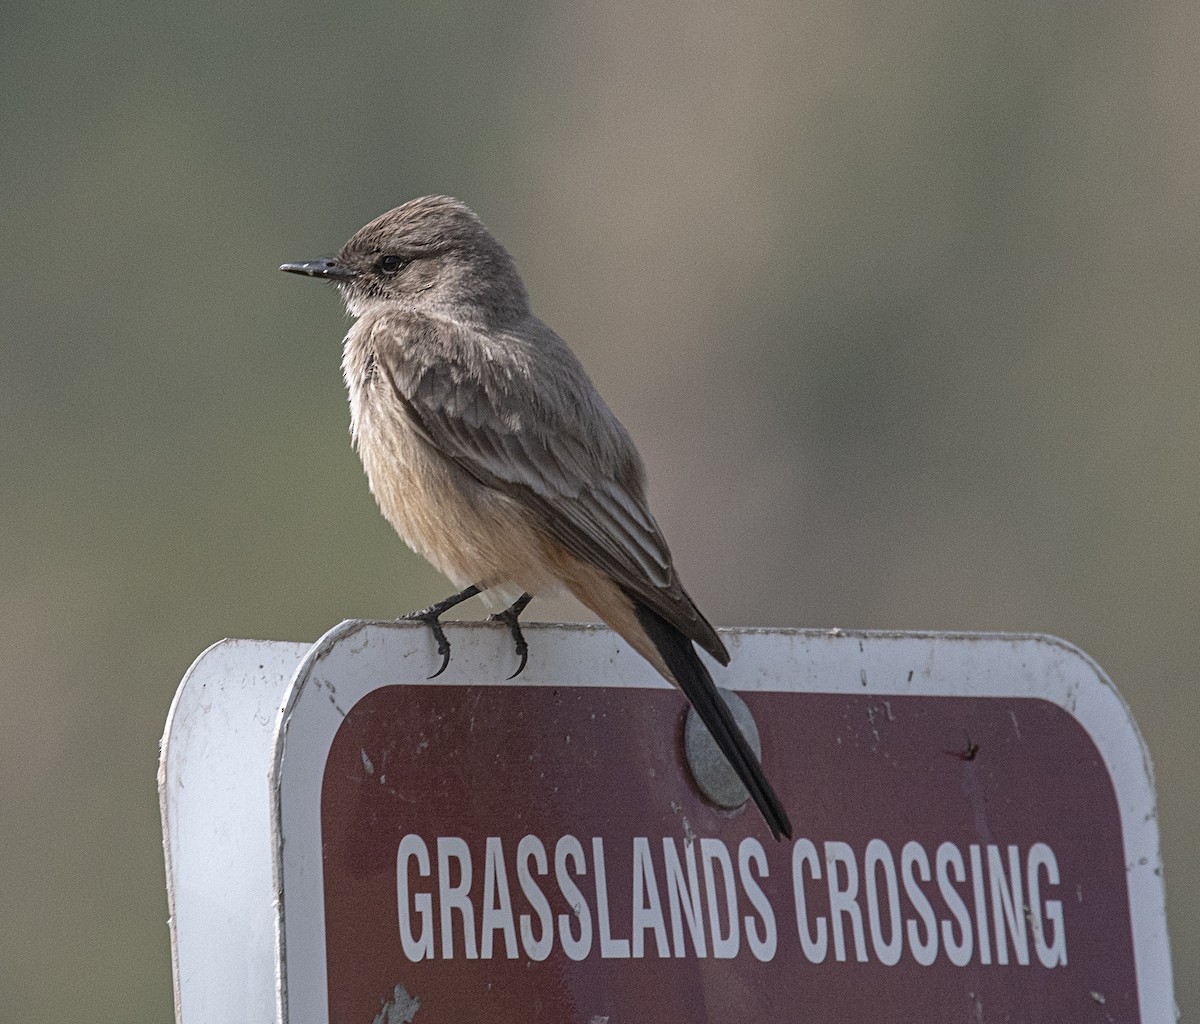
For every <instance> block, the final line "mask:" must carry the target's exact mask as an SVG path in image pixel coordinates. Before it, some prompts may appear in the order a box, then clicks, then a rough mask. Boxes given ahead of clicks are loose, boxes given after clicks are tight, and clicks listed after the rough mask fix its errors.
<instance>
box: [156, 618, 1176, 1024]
mask: <svg viewBox="0 0 1200 1024" xmlns="http://www.w3.org/2000/svg"><path fill="white" fill-rule="evenodd" d="M526 633H527V637H528V640H529V643H530V649H531V658H530V662H529V666H528V668H527V669H526V671H525V673H524V674H523V675H522V676H521V677H519V678H518V679H517V680H513V681H506V680H505V676H507V675H508V674H509V672H511V669H512V667H513V666H510V665H509V664H508V660H510V659H511V658H512V653H511V650H510V649H509V647H508V646H506V640H507V636H508V634H507V632H506V631H504V630H503V629H502V628H498V627H495V626H491V625H489V624H485V623H479V624H462V625H458V626H455V627H452V628H451V629H450V631H449V635H450V638H451V641H452V644H453V649H454V657H453V658H452V660H451V664H450V668H449V669H448V670H447V672H446V673H445V674H444V675H443V676H440V677H438V678H437V679H436V680H429V679H428V678H427V676H428V675H429V674H430V673H431V672H432V671H433V670H434V669H435V668H436V662H437V659H436V656H435V654H434V651H433V647H432V644H431V643H430V641H429V639H428V636H427V634H426V633H425V631H424V630H423V629H422V628H421V627H420V626H419V625H414V624H408V623H401V624H381V623H361V622H347V623H343V624H342V625H340V626H338V627H336V628H335V629H333V630H331V631H330V632H329V633H328V634H327V635H326V636H325V637H324V638H322V640H320V641H319V642H318V643H317V644H315V645H314V646H312V647H311V648H304V647H302V646H299V645H249V646H246V647H245V648H244V650H243V651H242V654H245V655H247V656H248V660H247V661H245V664H244V665H243V667H242V668H235V669H233V670H232V674H233V675H234V676H238V673H239V672H240V673H241V675H240V676H239V677H238V678H241V679H242V680H243V683H242V686H241V690H243V691H246V692H250V691H253V693H254V694H255V695H256V696H255V698H254V700H255V701H257V702H258V703H257V704H255V708H254V709H253V712H252V713H251V712H250V709H249V708H247V709H246V710H247V714H248V715H249V718H248V719H247V718H246V716H241V717H240V718H239V721H241V722H242V723H243V724H242V726H241V727H240V728H239V729H235V730H234V731H235V732H238V733H239V736H240V739H239V740H232V739H231V740H229V743H228V745H229V746H230V747H232V746H236V745H237V743H239V742H240V743H244V754H245V756H244V757H243V759H242V762H243V764H244V766H245V767H244V770H243V769H239V768H237V767H236V766H235V764H234V762H235V761H236V758H234V757H232V755H228V754H224V755H223V754H222V753H221V752H220V750H219V745H214V743H212V742H210V738H204V737H201V736H200V735H199V733H200V732H203V729H199V730H198V729H197V727H196V726H195V725H194V724H193V725H192V726H191V727H190V729H186V728H183V724H184V722H185V721H188V722H193V723H194V722H195V720H196V719H197V716H196V715H195V714H190V713H189V714H185V713H184V710H183V709H185V708H199V707H202V706H205V700H207V702H208V703H207V706H208V707H210V708H212V707H214V706H216V705H217V704H220V703H221V702H222V701H223V700H224V701H226V702H227V706H230V707H232V706H233V705H234V704H236V702H230V701H228V700H227V698H226V697H223V696H222V695H221V694H219V693H216V692H215V691H214V690H213V686H214V683H213V680H214V679H217V678H228V677H229V675H230V671H231V668H232V663H233V662H234V661H237V658H238V657H239V656H240V655H237V653H236V652H233V651H231V650H229V649H228V647H227V645H226V646H225V647H223V646H221V645H218V647H216V648H214V649H212V650H210V652H207V653H206V655H205V656H202V658H201V659H200V660H199V661H198V662H197V665H196V666H193V669H192V671H191V672H190V673H189V676H188V677H187V678H185V681H184V683H183V685H182V686H181V688H180V694H179V696H178V697H177V698H176V706H175V708H174V709H173V712H172V718H171V720H169V722H168V729H167V736H166V737H165V740H164V759H163V760H164V773H163V779H162V791H163V806H164V826H165V828H166V842H167V849H168V862H169V866H170V875H171V879H170V881H169V886H170V888H171V890H172V893H173V896H172V910H173V933H172V934H173V941H174V949H175V954H176V977H177V994H178V996H179V999H178V1001H177V1005H178V1016H179V1019H180V1021H181V1024H194V1022H198V1021H200V1020H206V1021H214V1020H216V1021H223V1020H230V1021H233V1020H239V1021H241V1020H245V1019H249V1017H248V1012H247V1011H248V1007H247V1005H246V1004H245V1003H243V1004H242V1005H241V1006H237V1007H233V1008H232V1011H231V1013H230V1015H229V1016H221V1015H219V1014H218V1015H212V1014H208V1013H205V1012H202V1011H201V1010H199V1009H196V1010H193V1009H192V1006H197V1007H199V1006H200V1005H201V1002H202V1000H203V1001H204V1003H203V1005H205V1006H206V1007H208V1008H210V1009H211V1008H212V1007H213V1006H216V1005H217V1003H219V1002H220V999H221V998H222V997H220V996H214V995H211V994H204V995H202V994H201V990H202V989H203V990H205V992H206V993H207V990H208V989H213V990H216V991H218V992H219V993H223V998H225V999H226V1000H227V1001H229V1000H235V1001H236V998H240V997H241V996H242V995H243V994H244V995H245V998H248V999H249V998H252V999H253V1000H254V1007H255V1008H259V1007H261V1005H262V1000H263V997H264V996H263V994H264V992H266V990H267V989H266V983H265V981H264V967H263V965H264V964H270V965H271V967H272V970H271V973H270V984H271V988H272V990H273V994H274V997H275V999H276V1010H275V1012H276V1014H277V1019H278V1020H279V1021H281V1022H286V1024H327V1022H335V1024H341V1022H353V1021H362V1022H366V1024H370V1022H372V1021H376V1022H378V1024H400V1022H415V1024H436V1022H442V1021H455V1022H457V1021H462V1020H503V1021H507V1020H521V1021H543V1020H544V1021H554V1022H558V1021H578V1022H581V1024H604V1022H611V1024H619V1022H625V1021H630V1022H635V1021H651V1020H652V1021H655V1022H662V1024H674V1022H681V1024H682V1022H688V1024H693V1022H698V1021H721V1022H739V1021H745V1022H751V1021H754V1022H758V1021H763V1020H777V1021H784V1020H819V1021H827V1020H828V1021H831V1020H860V1019H870V1020H878V1021H897V1022H900V1021H905V1022H908V1021H913V1020H930V1021H933V1020H959V1019H962V1020H981V1021H987V1020H993V1019H994V1020H1021V1021H1038V1020H1044V1021H1068V1020H1070V1021H1075V1020H1087V1021H1091V1020H1095V1021H1105V1020H1112V1021H1145V1022H1150V1021H1170V1020H1174V1019H1175V1008H1174V1002H1173V994H1172V986H1171V975H1170V958H1169V951H1168V944H1167V934H1166V922H1165V908H1164V902H1163V886H1162V878H1161V872H1160V860H1159V847H1158V828H1157V821H1156V819H1155V817H1154V806H1155V805H1154V788H1153V778H1152V774H1151V769H1150V763H1149V758H1148V756H1147V753H1146V750H1145V747H1144V745H1143V744H1142V741H1141V738H1140V736H1139V734H1138V732H1137V729H1136V726H1135V725H1134V723H1133V721H1132V719H1131V717H1130V715H1129V712H1128V709H1127V708H1126V706H1125V704H1124V702H1123V701H1122V700H1121V698H1120V696H1119V694H1118V693H1117V692H1116V690H1115V689H1114V688H1113V687H1112V685H1111V683H1109V682H1108V680H1107V679H1106V678H1105V676H1104V675H1103V673H1102V672H1101V671H1100V669H1099V668H1098V667H1097V666H1096V665H1095V664H1094V663H1093V662H1092V661H1091V660H1090V659H1088V658H1087V657H1086V655H1084V654H1082V653H1081V652H1079V651H1078V650H1076V649H1075V648H1072V647H1071V646H1069V645H1067V644H1065V643H1063V642H1061V641H1058V640H1054V639H1052V638H1047V637H1038V636H1011V635H1003V636H1001V635H957V636H951V635H917V634H883V633H843V632H833V633H828V632H826V633H820V632H815V631H782V630H779V631H773V630H765V631H764V630H733V631H727V632H726V633H725V634H724V639H725V640H726V642H727V644H728V645H729V648H730V651H731V653H732V655H733V661H732V666H731V668H730V669H729V670H728V671H726V672H723V673H721V675H720V676H719V677H718V683H720V684H721V685H724V686H727V687H729V688H730V689H731V690H734V691H736V693H737V695H738V696H739V697H740V698H741V699H742V701H744V704H745V707H746V709H747V710H748V711H749V714H750V715H751V716H752V718H753V722H754V725H755V726H756V729H757V732H758V735H759V740H760V742H761V747H762V761H763V766H764V769H765V770H766V773H767V775H768V777H769V778H770V779H771V781H772V783H773V784H774V786H775V788H776V789H777V791H778V792H779V795H780V797H781V798H782V800H783V802H784V804H785V806H786V807H787V809H788V811H789V813H790V815H791V818H792V822H793V825H794V826H795V838H794V840H793V841H791V842H784V843H776V842H774V841H773V840H772V839H771V836H770V833H769V831H768V830H767V829H766V826H765V825H764V824H763V822H762V820H761V818H760V817H759V815H758V812H757V811H756V810H755V808H754V806H753V804H746V805H744V806H741V807H735V808H732V809H731V808H729V807H727V806H726V807H723V806H717V805H716V804H714V803H711V802H709V800H707V799H706V798H705V796H704V795H702V794H703V792H705V791H708V790H707V789H706V788H705V787H704V785H703V782H704V780H703V779H701V780H700V781H701V783H702V784H701V785H699V786H698V785H697V784H696V782H695V781H694V780H693V777H692V774H691V769H689V766H688V756H689V754H690V745H689V746H687V747H685V739H684V737H685V732H686V730H685V717H686V704H685V702H684V700H683V698H682V697H681V696H680V695H679V694H678V693H676V692H675V691H674V690H672V689H671V688H669V687H668V686H667V685H666V684H665V683H664V682H663V681H662V680H661V679H660V678H659V677H658V676H657V675H656V674H655V673H654V672H653V670H652V669H650V667H649V666H648V665H647V664H646V663H645V662H643V661H642V660H641V659H640V658H638V657H637V656H636V655H635V654H633V653H632V652H630V651H629V650H628V649H626V648H625V647H624V645H623V643H622V641H621V640H620V638H618V637H617V636H616V635H615V634H613V633H611V632H610V631H609V630H607V629H602V628H597V627H587V626H529V627H527V630H526ZM232 643H234V644H238V643H240V644H243V645H246V644H247V642H232ZM268 654H269V656H268ZM222 658H224V663H223V664H220V665H218V664H217V662H218V661H220V660H221V659H222ZM251 664H252V665H254V666H257V668H253V669H251V668H249V667H248V666H250V665H251ZM206 666H207V667H206ZM268 666H269V667H268ZM272 680H273V681H272ZM201 683H203V684H204V685H203V686H202V685H201ZM272 691H273V692H272ZM272 701H273V703H272ZM251 703H253V702H251ZM268 704H271V706H272V714H271V715H270V725H269V726H267V725H266V724H264V722H263V718H264V716H263V714H262V708H263V707H266V706H267V705H268ZM206 714H207V715H209V716H211V714H212V713H211V711H210V712H207V713H206ZM234 717H235V718H238V712H236V711H235V712H234ZM247 720H248V721H250V722H252V723H256V724H253V725H251V726H246V725H245V724H244V723H245V721H247ZM205 721H208V719H205ZM210 724H211V725H213V727H214V728H215V729H217V730H218V731H222V730H223V731H225V732H229V723H228V722H226V723H225V724H224V725H222V724H221V723H220V722H219V721H217V720H216V719H212V720H211V722H210ZM189 744H190V747H189ZM201 747H202V748H203V749H204V751H206V752H207V754H209V755H212V756H213V757H215V759H216V760H215V761H212V762H211V763H209V765H208V768H207V769H205V770H206V771H208V774H207V775H205V776H204V777H205V778H207V779H208V782H207V783H205V782H199V781H198V782H197V783H196V784H195V785H193V783H192V782H191V780H190V777H189V778H187V779H185V778H184V775H183V774H181V773H184V772H186V771H187V769H188V768H189V767H192V768H193V770H195V771H200V770H201V769H199V768H196V767H195V766H194V765H190V764H189V763H186V762H187V760H188V759H187V757H179V756H176V755H177V753H178V752H181V751H183V750H184V748H188V749H189V750H190V749H191V748H196V749H199V748H201ZM177 748H178V750H177ZM181 762H184V763H181ZM217 762H219V763H220V767H219V768H218V767H217ZM696 770H697V771H702V770H703V769H696ZM214 771H215V773H216V776H217V777H218V778H221V777H223V778H224V779H225V781H224V782H219V781H218V782H214V781H213V779H214V776H213V774H212V773H213V772H214ZM222 772H223V773H224V775H223V776H222ZM242 776H244V778H245V780H246V781H245V783H244V785H242V787H241V789H240V790H239V785H240V784H239V783H238V782H236V781H235V777H242ZM206 785H207V786H208V788H209V789H217V790H219V791H222V792H224V794H225V796H226V798H227V799H226V801H225V802H224V803H223V802H222V801H221V800H220V799H212V798H211V797H206V796H204V793H203V791H204V789H205V786H206ZM240 798H244V800H241V799H240ZM189 801H191V803H189ZM230 801H233V802H237V803H239V806H238V807H237V808H236V810H235V808H234V807H233V806H232V805H231V804H230ZM722 802H723V803H728V801H722ZM243 803H244V806H243V805H242V804H243ZM203 822H207V829H208V837H209V840H210V842H209V844H208V852H207V854H205V853H204V852H203V849H202V848H203V847H204V837H205V834H206V833H205V828H206V826H205V825H204V824H203ZM177 847H179V849H178V850H177ZM202 864H203V865H204V867H205V871H207V875H205V874H204V872H202V871H201V869H200V866H201V865H202ZM218 867H219V868H220V871H221V872H223V875H222V877H223V878H224V879H225V886H224V888H225V895H226V896H229V894H230V891H236V892H237V893H240V894H241V895H240V896H239V897H238V899H237V901H236V902H240V903H241V904H242V906H243V909H244V911H245V915H244V916H245V921H243V922H242V924H241V925H239V924H236V923H233V922H232V918H230V919H228V920H226V922H225V923H224V925H223V926H218V925H214V923H213V921H212V920H211V918H206V917H205V913H206V911H205V909H204V907H205V900H206V899H207V898H208V896H206V895H203V894H201V891H202V890H203V888H204V887H205V886H210V885H214V884H219V883H217V882H215V881H214V879H213V874H214V870H215V869H216V868H218ZM181 872H182V873H181ZM267 877H269V878H270V879H271V881H270V886H269V887H268V886H267V885H266V881H265V880H266V878H267ZM229 913H230V914H232V911H230V912H229ZM233 916H236V914H234V915H233ZM267 918H269V919H270V921H271V922H272V924H273V926H274V942H273V943H270V942H269V940H268V939H267V938H266V937H265V936H264V935H263V934H262V922H263V921H264V920H265V919H267ZM251 919H253V923H250V922H251ZM239 928H240V929H241V930H240V931H239V930H238V929H239ZM222 933H223V934H225V935H226V936H231V935H233V934H235V933H236V934H238V935H244V936H246V941H247V942H252V943H253V944H254V948H253V949H249V948H243V949H240V950H239V953H240V955H241V958H242V960H243V961H244V966H245V967H247V968H248V967H249V966H250V965H251V964H253V965H254V967H253V970H252V971H243V981H242V982H236V983H231V982H230V981H229V980H228V978H230V977H232V976H233V973H234V971H233V970H232V966H231V965H230V964H228V963H226V960H227V959H228V957H225V958H224V959H222V956H221V955H220V954H219V953H215V952H214V953H212V954H211V955H208V954H206V953H205V950H206V949H209V950H214V951H215V950H218V949H219V947H220V936H221V934H222ZM205 942H207V943H208V946H205V945H204V943H205ZM189 943H190V944H191V945H189ZM247 974H249V975H252V976H253V978H254V979H255V980H254V982H253V984H248V983H245V982H244V977H245V976H246V975H247ZM203 979H208V980H207V981H205V980H203ZM189 983H190V984H191V987H192V988H191V991H189ZM239 984H241V985H242V986H243V988H245V992H244V993H242V991H241V989H239V988H238V985H239ZM247 985H248V987H247ZM231 993H232V994H231ZM189 999H191V1000H192V1001H191V1002H189ZM254 1018H255V1019H264V1018H262V1017H261V1016H259V1015H258V1014H257V1013H256V1014H255V1015H254Z"/></svg>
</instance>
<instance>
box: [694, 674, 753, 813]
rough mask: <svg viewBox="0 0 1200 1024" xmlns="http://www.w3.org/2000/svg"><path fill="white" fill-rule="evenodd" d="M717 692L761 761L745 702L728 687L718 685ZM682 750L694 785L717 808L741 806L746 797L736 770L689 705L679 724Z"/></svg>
mask: <svg viewBox="0 0 1200 1024" xmlns="http://www.w3.org/2000/svg"><path fill="white" fill-rule="evenodd" d="M718 692H719V693H720V694H721V697H722V698H723V699H724V701H725V705H726V707H728V708H729V710H730V712H731V713H732V714H733V720H734V721H735V722H737V726H738V728H739V729H741V730H742V735H743V736H745V737H746V739H747V740H748V741H749V743H750V747H751V748H752V749H753V750H754V754H755V756H756V757H758V758H759V759H760V760H761V759H762V740H761V739H760V738H759V735H758V726H757V725H755V724H754V717H753V716H752V715H751V714H750V709H749V708H748V707H746V702H745V701H744V700H742V698H741V697H739V696H738V695H737V694H736V693H734V692H733V691H732V690H725V689H721V688H719V687H718ZM683 752H684V754H685V755H686V757H687V763H688V768H690V769H691V772H692V778H693V779H694V780H695V781H696V786H697V788H698V789H699V790H700V792H701V793H703V794H704V796H705V797H707V798H708V799H709V800H711V801H712V802H713V803H714V804H716V805H717V806H718V807H728V808H734V807H741V806H742V804H744V803H745V802H746V801H747V800H749V799H750V794H749V792H748V791H747V790H746V787H745V786H743V785H742V782H741V780H740V779H739V778H738V777H737V773H736V772H735V771H734V770H733V768H732V766H731V765H730V764H729V762H728V761H727V760H726V759H725V755H724V754H722V753H721V749H720V747H718V746H717V741H716V740H714V739H713V738H712V734H711V733H710V732H709V731H708V727H707V726H706V725H705V724H704V723H703V722H702V721H700V716H699V715H698V714H696V709H695V708H692V707H689V708H688V712H687V718H686V719H684V723H683Z"/></svg>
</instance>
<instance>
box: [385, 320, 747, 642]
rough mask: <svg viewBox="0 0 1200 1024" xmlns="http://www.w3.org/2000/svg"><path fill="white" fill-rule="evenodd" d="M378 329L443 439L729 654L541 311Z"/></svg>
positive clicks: (607, 415) (408, 395)
mask: <svg viewBox="0 0 1200 1024" xmlns="http://www.w3.org/2000/svg"><path fill="white" fill-rule="evenodd" d="M372 336H373V338H374V339H375V348H376V355H377V358H378V359H379V361H380V364H381V366H382V368H383V369H384V373H385V376H386V378H387V380H388V381H389V382H390V384H391V386H392V388H393V389H394V391H395V393H396V396H397V397H398V398H399V399H400V400H401V402H402V404H403V406H404V407H405V409H406V411H407V412H408V414H409V416H410V417H411V419H412V421H413V424H414V426H416V427H417V429H418V430H419V431H420V432H421V434H422V435H423V436H424V437H425V439H426V440H427V441H428V442H429V443H430V444H431V445H433V447H434V448H435V449H437V450H438V451H439V452H441V454H442V455H444V456H445V457H446V458H448V459H450V460H452V461H453V462H454V463H455V464H457V465H458V466H459V467H461V468H462V469H463V470H464V471H466V472H467V473H469V474H470V475H471V476H472V477H474V478H475V479H476V480H478V481H479V482H480V483H482V484H483V485H485V486H487V487H491V488H494V489H495V490H498V491H500V492H502V493H504V494H506V495H508V496H510V497H512V498H514V499H515V500H517V501H518V502H520V504H521V505H522V506H523V507H524V508H526V509H527V510H528V511H529V512H530V513H531V518H532V521H533V522H534V523H535V524H536V526H537V527H538V528H539V529H541V530H542V531H543V532H544V533H545V535H546V536H547V537H549V538H551V539H553V540H554V541H556V542H557V543H558V544H560V545H561V546H562V547H563V548H565V549H566V550H567V551H568V552H569V553H570V554H572V555H574V556H575V557H576V558H579V559H580V560H581V561H584V562H586V563H588V564H590V565H593V566H595V567H596V568H598V569H600V570H601V571H603V572H604V573H606V574H607V575H608V576H610V577H611V578H612V579H613V580H614V581H615V582H616V583H617V584H618V585H619V586H620V587H621V588H622V589H624V590H625V591H626V592H627V593H629V594H632V595H636V596H637V597H638V598H639V599H641V600H642V601H644V602H645V603H646V604H648V605H649V606H650V607H651V608H653V609H654V610H655V611H656V612H658V614H660V615H662V616H663V618H665V619H666V620H667V621H669V622H671V623H673V624H674V625H675V626H676V628H678V629H679V630H681V631H682V632H683V633H684V634H685V635H687V636H688V637H691V638H692V639H694V640H695V641H696V642H697V643H699V644H700V645H701V646H702V647H704V648H705V649H706V650H707V651H709V653H711V654H712V655H713V656H714V657H715V658H717V659H718V660H719V661H721V662H722V663H723V664H725V663H728V660H729V655H728V653H727V652H726V650H725V647H724V645H723V644H722V643H721V641H720V639H719V638H718V637H717V635H716V633H715V631H714V630H713V628H712V626H711V625H709V623H708V622H707V620H705V618H704V616H703V615H701V614H700V612H699V610H698V609H697V608H696V606H695V605H694V604H693V603H692V601H691V599H690V598H689V597H688V596H687V594H686V593H685V592H684V590H683V587H682V586H681V585H680V583H679V578H678V576H677V575H676V573H675V568H674V565H673V564H672V561H671V554H670V551H669V550H668V548H667V543H666V540H665V539H664V538H663V535H662V531H661V530H659V528H658V524H657V523H656V522H655V521H654V517H653V515H652V514H651V513H650V508H649V504H648V503H647V500H646V494H645V473H644V470H643V468H642V463H641V459H640V458H639V456H638V454H637V450H636V449H635V448H634V445H633V442H632V440H630V438H629V435H628V434H627V433H626V431H625V428H624V427H622V426H621V424H620V423H619V422H618V420H617V418H616V417H615V416H614V415H613V414H612V412H611V411H610V410H609V408H608V406H607V405H605V404H604V401H603V400H602V399H601V398H600V396H599V394H598V393H597V392H596V390H595V387H594V386H593V385H592V383H591V381H590V380H589V379H588V377H587V375H586V373H585V372H584V370H583V368H582V366H580V364H579V362H578V360H576V359H575V357H574V355H573V354H572V353H571V352H570V350H569V349H568V348H567V347H566V345H565V344H564V343H563V342H562V341H561V340H560V339H559V338H558V337H557V335H555V334H554V333H553V332H552V331H551V330H550V329H549V328H548V327H546V326H545V325H544V324H542V323H541V321H539V320H536V319H535V318H533V317H530V318H529V320H528V321H526V322H525V323H523V324H522V325H521V327H520V329H519V330H510V331H509V332H507V333H506V334H505V335H503V336H502V337H501V338H499V339H497V338H496V337H494V336H491V335H488V334H486V333H484V332H482V331H480V330H478V329H477V328H473V327H471V326H469V325H463V324H458V323H453V322H451V321H444V320H434V319H432V318H417V317H415V316H412V315H407V316H405V317H404V322H402V323H396V322H395V320H394V318H393V319H391V320H389V321H388V322H387V323H384V324H380V325H377V326H376V329H375V330H374V331H373V332H372ZM397 337H401V338H403V341H402V342H401V343H397V342H396V340H395V339H396V338H397Z"/></svg>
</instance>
